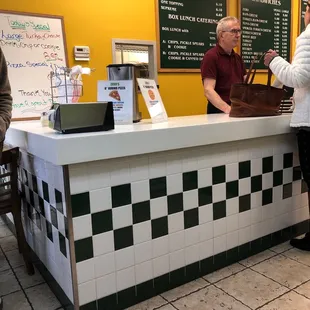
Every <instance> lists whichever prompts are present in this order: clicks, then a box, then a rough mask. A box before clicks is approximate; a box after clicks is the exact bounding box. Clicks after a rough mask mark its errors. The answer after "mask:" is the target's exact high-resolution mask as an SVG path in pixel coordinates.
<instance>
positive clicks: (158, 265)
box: [153, 254, 170, 278]
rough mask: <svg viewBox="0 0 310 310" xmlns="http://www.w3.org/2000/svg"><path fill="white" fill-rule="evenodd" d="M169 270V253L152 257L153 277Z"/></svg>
mask: <svg viewBox="0 0 310 310" xmlns="http://www.w3.org/2000/svg"><path fill="white" fill-rule="evenodd" d="M169 270H170V266H169V254H168V255H164V256H160V257H157V258H155V259H153V275H154V278H156V277H159V276H162V275H164V274H166V273H168V272H169Z"/></svg>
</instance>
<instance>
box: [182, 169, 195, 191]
mask: <svg viewBox="0 0 310 310" xmlns="http://www.w3.org/2000/svg"><path fill="white" fill-rule="evenodd" d="M196 188H198V172H197V171H191V172H185V173H183V191H184V192H185V191H190V190H193V189H196Z"/></svg>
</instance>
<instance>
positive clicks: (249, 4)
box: [239, 0, 291, 69]
mask: <svg viewBox="0 0 310 310" xmlns="http://www.w3.org/2000/svg"><path fill="white" fill-rule="evenodd" d="M239 1H240V2H239V3H240V19H241V28H242V35H241V56H242V58H243V60H244V62H245V64H246V67H247V68H248V67H249V65H250V63H251V61H252V59H253V58H254V55H256V54H260V53H263V52H265V51H267V50H269V49H273V50H276V51H277V52H278V53H279V55H280V56H281V57H283V58H284V59H286V60H287V61H289V60H290V50H291V48H290V46H291V0H239ZM256 67H257V69H267V68H266V67H265V66H264V63H263V61H261V62H260V64H258V65H257V66H256Z"/></svg>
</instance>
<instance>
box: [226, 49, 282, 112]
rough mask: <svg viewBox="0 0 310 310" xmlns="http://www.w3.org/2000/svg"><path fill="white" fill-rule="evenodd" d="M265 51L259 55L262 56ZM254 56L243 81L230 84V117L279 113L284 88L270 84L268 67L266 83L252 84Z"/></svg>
mask: <svg viewBox="0 0 310 310" xmlns="http://www.w3.org/2000/svg"><path fill="white" fill-rule="evenodd" d="M264 55H265V53H264V54H263V55H262V56H261V57H260V59H259V61H260V60H261V59H262V58H263V56H264ZM255 60H256V57H255V58H254V59H253V61H252V63H251V66H250V69H249V71H248V73H247V75H246V79H245V81H244V83H237V84H233V85H232V86H231V90H230V101H231V111H230V114H229V116H230V117H255V116H276V115H280V114H281V112H280V105H281V101H282V99H283V98H284V90H283V89H280V88H276V87H273V86H271V76H272V72H271V70H270V68H269V67H268V80H267V85H263V84H253V80H254V77H255V74H256V69H255V70H254V73H253V75H252V77H251V80H250V82H249V79H250V76H251V73H252V70H253V67H254V63H255Z"/></svg>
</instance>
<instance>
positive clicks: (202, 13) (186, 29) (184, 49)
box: [156, 0, 227, 72]
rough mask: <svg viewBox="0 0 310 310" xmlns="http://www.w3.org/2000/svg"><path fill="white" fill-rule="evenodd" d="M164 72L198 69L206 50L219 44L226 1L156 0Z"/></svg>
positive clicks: (159, 52) (160, 52) (160, 57)
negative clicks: (220, 27)
mask: <svg viewBox="0 0 310 310" xmlns="http://www.w3.org/2000/svg"><path fill="white" fill-rule="evenodd" d="M156 11H157V40H158V57H159V64H160V66H159V68H160V69H159V71H160V72H176V71H177V72H197V71H199V68H200V62H201V60H202V59H203V56H204V54H205V52H206V51H207V50H208V49H210V48H211V47H213V46H215V45H216V26H217V22H218V21H219V20H220V19H221V18H223V17H225V16H226V14H227V1H226V0H178V1H170V0H156Z"/></svg>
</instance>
